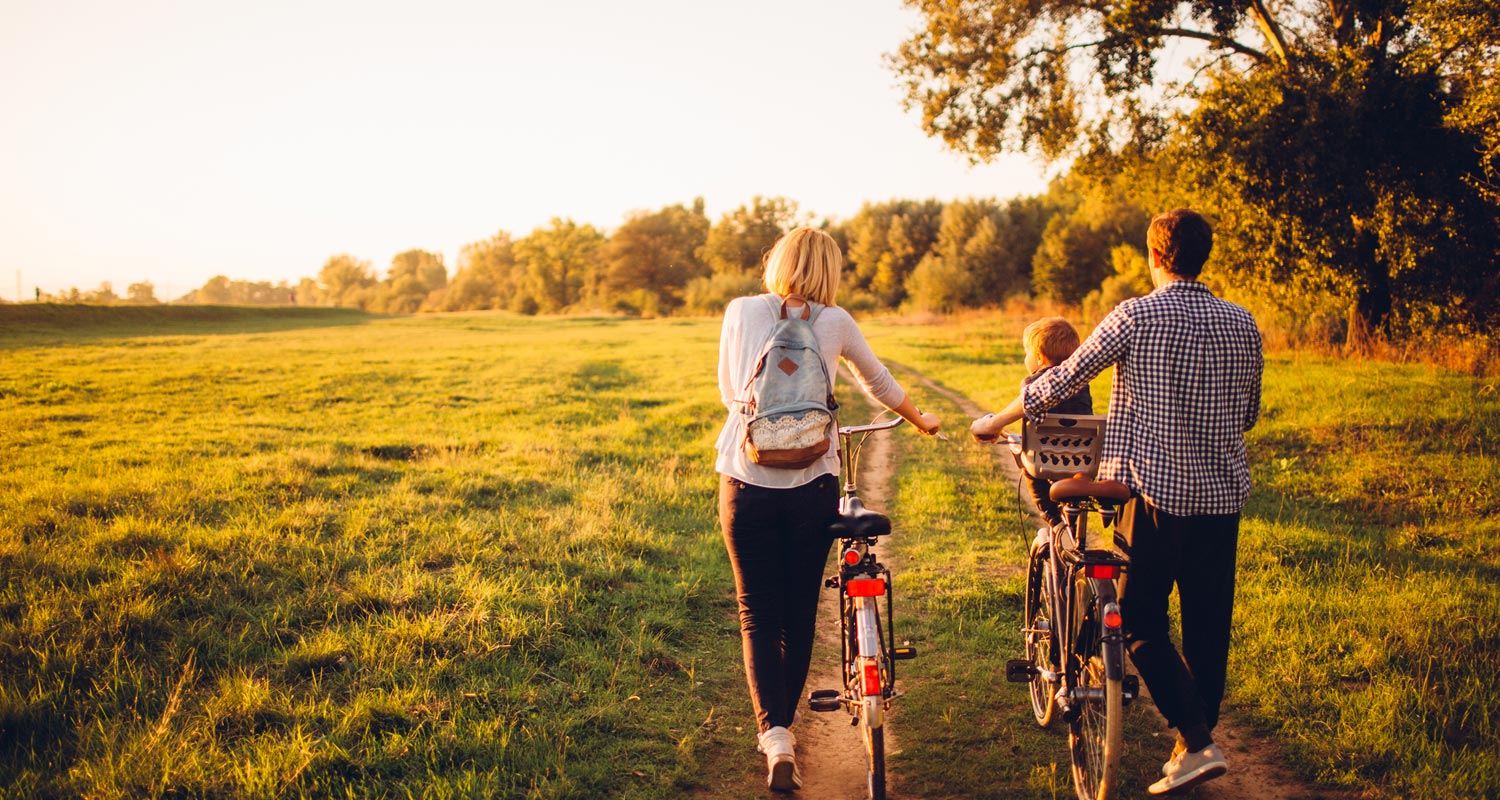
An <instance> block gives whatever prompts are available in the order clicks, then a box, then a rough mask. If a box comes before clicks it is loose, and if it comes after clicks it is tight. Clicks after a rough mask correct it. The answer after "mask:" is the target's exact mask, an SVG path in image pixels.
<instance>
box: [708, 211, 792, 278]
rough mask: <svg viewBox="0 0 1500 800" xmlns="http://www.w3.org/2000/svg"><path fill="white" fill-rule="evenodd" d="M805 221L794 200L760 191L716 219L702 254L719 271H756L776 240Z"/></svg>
mask: <svg viewBox="0 0 1500 800" xmlns="http://www.w3.org/2000/svg"><path fill="white" fill-rule="evenodd" d="M804 221H805V218H804V217H803V216H802V215H800V214H798V213H797V204H796V203H795V202H794V201H791V200H787V199H785V198H781V197H771V198H766V197H761V196H760V195H756V196H755V197H754V198H752V199H751V201H750V204H749V205H742V206H740V207H739V208H736V209H735V210H733V211H731V212H729V213H727V214H725V215H724V216H723V217H721V218H720V219H719V221H718V222H717V223H714V226H713V228H712V229H711V230H710V231H709V232H708V240H707V241H706V242H704V245H703V253H702V256H701V258H702V260H703V262H704V263H706V264H707V265H708V266H709V268H710V269H712V270H713V271H714V272H716V273H736V274H740V273H745V272H755V271H757V270H759V269H760V268H761V266H762V265H763V264H764V263H765V261H764V260H765V257H766V254H767V253H769V252H770V251H771V246H772V245H774V244H776V240H777V239H780V238H781V235H782V234H783V233H786V232H787V231H789V230H791V229H792V228H795V227H796V226H797V225H799V224H801V223H802V222H804Z"/></svg>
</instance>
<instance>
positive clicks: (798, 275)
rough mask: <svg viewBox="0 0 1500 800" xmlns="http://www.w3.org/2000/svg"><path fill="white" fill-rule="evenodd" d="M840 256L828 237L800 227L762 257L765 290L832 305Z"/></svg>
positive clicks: (815, 229) (778, 241)
mask: <svg viewBox="0 0 1500 800" xmlns="http://www.w3.org/2000/svg"><path fill="white" fill-rule="evenodd" d="M843 268H844V256H843V254H842V253H840V252H839V244H838V242H836V241H834V240H833V237H832V236H829V235H828V234H826V233H824V232H823V231H820V230H818V229H817V228H809V227H807V226H805V225H804V226H802V227H800V228H794V229H792V230H791V231H788V232H787V233H786V234H785V235H783V236H782V237H781V238H780V239H777V240H776V245H775V246H774V247H772V248H771V254H770V255H769V256H767V257H766V277H765V280H766V288H767V289H770V290H771V291H773V292H775V293H776V294H779V295H781V296H782V297H785V296H787V295H789V294H800V295H802V296H803V297H805V298H807V299H808V300H811V301H813V302H814V303H821V304H823V305H825V306H831V305H833V296H834V294H835V293H837V292H838V288H839V272H840V271H841V270H842V269H843Z"/></svg>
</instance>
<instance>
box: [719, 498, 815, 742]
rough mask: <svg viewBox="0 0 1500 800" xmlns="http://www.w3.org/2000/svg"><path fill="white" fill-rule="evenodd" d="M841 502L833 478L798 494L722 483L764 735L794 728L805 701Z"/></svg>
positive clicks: (749, 672) (748, 669)
mask: <svg viewBox="0 0 1500 800" xmlns="http://www.w3.org/2000/svg"><path fill="white" fill-rule="evenodd" d="M838 497H839V486H838V480H837V479H836V478H835V477H834V476H832V475H824V476H822V477H819V478H817V479H816V480H814V481H812V482H811V483H807V484H804V485H802V486H798V487H796V488H794V489H766V488H763V487H760V486H751V485H749V484H746V483H743V482H741V481H738V480H735V479H734V478H730V477H727V476H724V475H720V476H719V525H720V527H721V528H723V531H724V545H725V546H726V547H727V548H728V549H729V563H730V565H732V566H733V567H734V587H735V596H736V598H737V599H738V600H739V606H740V644H741V647H742V649H743V650H744V656H745V679H746V681H747V682H749V684H750V699H751V701H752V702H753V703H754V704H755V718H756V722H757V723H758V724H759V725H760V729H761V730H762V731H765V730H768V729H770V728H774V727H777V726H781V727H786V726H788V725H790V724H792V714H793V712H795V711H796V710H797V704H798V703H799V702H800V701H801V699H802V688H803V686H804V685H805V684H806V683H807V669H808V665H809V664H810V663H811V662H812V645H813V623H814V621H815V620H816V619H817V615H818V589H819V588H820V587H821V586H822V585H823V567H824V565H825V563H826V562H827V560H828V550H829V547H830V546H832V544H833V538H832V537H831V536H829V534H828V525H829V523H831V522H832V521H833V518H834V516H835V515H837V514H838Z"/></svg>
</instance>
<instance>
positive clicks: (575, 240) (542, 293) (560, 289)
mask: <svg viewBox="0 0 1500 800" xmlns="http://www.w3.org/2000/svg"><path fill="white" fill-rule="evenodd" d="M603 245H604V235H603V234H601V233H600V232H599V231H598V230H597V229H595V228H594V226H592V225H579V224H578V223H576V222H574V221H573V220H571V219H559V218H556V217H554V218H553V219H552V224H551V226H550V227H547V228H537V229H536V230H533V231H532V232H531V235H530V236H527V237H526V238H525V239H522V240H521V241H519V242H516V245H515V256H516V260H517V261H518V262H519V263H520V264H521V265H522V269H523V270H524V275H525V277H524V278H523V279H522V284H523V285H522V288H523V290H524V292H525V293H526V295H527V296H528V299H529V304H528V305H534V309H530V310H533V311H537V312H541V313H544V314H550V313H556V312H558V311H563V310H565V309H567V308H570V307H573V306H575V305H578V304H580V303H584V302H594V301H596V300H597V299H599V298H600V297H601V294H602V293H601V291H600V289H601V285H602V281H601V280H600V276H601V274H602V270H601V269H600V268H599V260H600V259H599V257H600V253H601V250H602V248H603Z"/></svg>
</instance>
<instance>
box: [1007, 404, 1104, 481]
mask: <svg viewBox="0 0 1500 800" xmlns="http://www.w3.org/2000/svg"><path fill="white" fill-rule="evenodd" d="M1105 419H1106V418H1105V417H1104V416H1101V415H1093V414H1089V415H1084V414H1049V415H1047V418H1046V419H1044V420H1042V421H1041V422H1031V421H1029V420H1028V421H1027V422H1026V423H1024V424H1023V425H1022V426H1021V466H1022V468H1023V469H1025V470H1026V474H1027V475H1030V476H1031V477H1033V478H1044V479H1046V480H1049V481H1055V480H1061V479H1063V478H1071V477H1073V476H1074V475H1078V474H1080V473H1081V474H1083V475H1085V476H1087V477H1089V478H1093V477H1095V476H1096V475H1097V474H1098V473H1099V450H1100V448H1101V447H1103V446H1104V421H1105Z"/></svg>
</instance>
